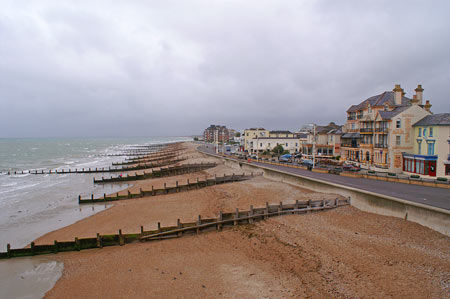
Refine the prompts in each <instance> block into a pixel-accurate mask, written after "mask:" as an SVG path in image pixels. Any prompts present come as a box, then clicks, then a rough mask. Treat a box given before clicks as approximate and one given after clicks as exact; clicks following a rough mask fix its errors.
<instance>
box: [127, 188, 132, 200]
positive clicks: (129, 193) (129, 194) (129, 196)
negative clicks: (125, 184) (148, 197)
mask: <svg viewBox="0 0 450 299" xmlns="http://www.w3.org/2000/svg"><path fill="white" fill-rule="evenodd" d="M127 192H128V198H131V192H130V190H127Z"/></svg>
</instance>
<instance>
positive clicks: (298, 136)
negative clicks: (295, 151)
mask: <svg viewBox="0 0 450 299" xmlns="http://www.w3.org/2000/svg"><path fill="white" fill-rule="evenodd" d="M296 135H297V138H307V137H308V134H303V133H299V134H296Z"/></svg>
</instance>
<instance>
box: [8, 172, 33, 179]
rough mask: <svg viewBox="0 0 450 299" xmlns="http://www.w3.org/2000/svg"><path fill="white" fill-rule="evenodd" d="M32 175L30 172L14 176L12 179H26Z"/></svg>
mask: <svg viewBox="0 0 450 299" xmlns="http://www.w3.org/2000/svg"><path fill="white" fill-rule="evenodd" d="M29 175H30V172H28V173H24V174H13V175H11V177H12V178H24V177H27V176H29Z"/></svg>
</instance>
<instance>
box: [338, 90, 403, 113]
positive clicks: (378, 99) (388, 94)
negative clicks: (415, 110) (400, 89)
mask: <svg viewBox="0 0 450 299" xmlns="http://www.w3.org/2000/svg"><path fill="white" fill-rule="evenodd" d="M394 95H395V93H394V92H393V91H385V92H383V93H382V94H378V95H376V96H373V97H370V98H368V99H366V100H364V101H362V102H361V103H359V104H358V105H352V106H350V108H348V109H347V112H355V111H358V110H362V109H364V108H367V107H368V106H369V104H370V106H371V107H374V106H383V105H384V104H386V103H387V104H389V106H406V105H408V104H410V102H411V99H410V98H407V97H402V103H401V104H400V105H396V104H395V100H394Z"/></svg>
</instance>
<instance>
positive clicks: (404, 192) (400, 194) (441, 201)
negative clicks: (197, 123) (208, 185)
mask: <svg viewBox="0 0 450 299" xmlns="http://www.w3.org/2000/svg"><path fill="white" fill-rule="evenodd" d="M201 150H204V151H206V152H209V153H212V154H214V153H215V152H214V148H213V147H212V146H202V147H201ZM252 164H255V165H261V166H265V167H267V168H272V169H279V170H282V171H285V172H290V173H295V174H299V175H303V176H306V177H311V178H315V179H319V180H322V181H328V182H332V183H336V184H340V185H344V186H349V187H353V188H358V189H361V190H366V191H371V192H375V193H379V194H384V195H389V196H393V197H396V198H401V199H405V200H408V201H413V202H417V203H421V204H426V205H429V206H433V207H438V208H442V209H446V210H450V189H445V188H435V187H426V186H418V185H409V184H402V183H395V182H386V181H377V180H371V179H364V178H351V177H345V176H339V175H334V174H326V173H317V172H312V171H308V170H303V169H297V168H290V167H286V166H279V165H271V164H265V163H258V162H252Z"/></svg>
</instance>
